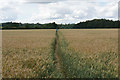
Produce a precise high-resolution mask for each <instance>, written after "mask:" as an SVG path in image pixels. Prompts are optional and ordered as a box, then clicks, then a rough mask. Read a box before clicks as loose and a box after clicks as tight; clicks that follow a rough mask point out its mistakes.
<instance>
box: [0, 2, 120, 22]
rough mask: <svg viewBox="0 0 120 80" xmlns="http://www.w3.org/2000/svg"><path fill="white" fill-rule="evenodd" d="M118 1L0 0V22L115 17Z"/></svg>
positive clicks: (116, 17) (116, 18)
mask: <svg viewBox="0 0 120 80" xmlns="http://www.w3.org/2000/svg"><path fill="white" fill-rule="evenodd" d="M118 2H119V0H0V23H2V22H11V21H12V22H22V23H50V22H56V23H59V24H61V23H63V24H65V23H66V24H68V23H70V24H72V23H78V22H81V21H86V20H92V19H101V18H105V19H110V20H118Z"/></svg>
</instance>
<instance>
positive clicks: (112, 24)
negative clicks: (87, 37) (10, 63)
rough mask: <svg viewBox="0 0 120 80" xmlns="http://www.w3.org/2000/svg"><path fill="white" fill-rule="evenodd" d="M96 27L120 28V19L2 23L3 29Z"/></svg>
mask: <svg viewBox="0 0 120 80" xmlns="http://www.w3.org/2000/svg"><path fill="white" fill-rule="evenodd" d="M56 28H59V29H96V28H120V21H119V20H117V21H113V20H106V19H94V20H87V21H84V22H80V23H77V24H56V23H55V22H53V23H46V24H40V23H36V24H34V23H17V22H6V23H2V29H56Z"/></svg>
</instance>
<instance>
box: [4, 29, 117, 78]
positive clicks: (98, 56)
mask: <svg viewBox="0 0 120 80" xmlns="http://www.w3.org/2000/svg"><path fill="white" fill-rule="evenodd" d="M55 54H56V55H57V57H56V55H55ZM57 67H58V68H57ZM2 77H3V78H117V77H118V29H60V30H58V32H57V33H56V31H55V30H54V29H40V30H3V31H2Z"/></svg>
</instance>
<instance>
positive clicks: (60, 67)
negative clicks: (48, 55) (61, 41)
mask: <svg viewBox="0 0 120 80" xmlns="http://www.w3.org/2000/svg"><path fill="white" fill-rule="evenodd" d="M58 38H59V37H58V33H57V32H56V40H55V42H56V45H55V53H54V56H55V62H56V68H57V69H58V71H59V72H60V73H62V74H63V77H65V72H64V70H63V69H62V64H61V59H60V56H59V52H58Z"/></svg>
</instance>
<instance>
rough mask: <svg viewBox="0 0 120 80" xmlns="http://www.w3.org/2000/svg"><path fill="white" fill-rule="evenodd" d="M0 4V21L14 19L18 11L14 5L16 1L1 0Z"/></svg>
mask: <svg viewBox="0 0 120 80" xmlns="http://www.w3.org/2000/svg"><path fill="white" fill-rule="evenodd" d="M0 4H1V5H0V21H2V22H6V21H15V20H16V19H17V15H18V12H19V11H18V10H17V8H16V7H14V6H15V4H16V3H14V2H2V1H1V2H0ZM11 4H12V5H11Z"/></svg>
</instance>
